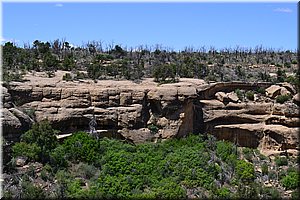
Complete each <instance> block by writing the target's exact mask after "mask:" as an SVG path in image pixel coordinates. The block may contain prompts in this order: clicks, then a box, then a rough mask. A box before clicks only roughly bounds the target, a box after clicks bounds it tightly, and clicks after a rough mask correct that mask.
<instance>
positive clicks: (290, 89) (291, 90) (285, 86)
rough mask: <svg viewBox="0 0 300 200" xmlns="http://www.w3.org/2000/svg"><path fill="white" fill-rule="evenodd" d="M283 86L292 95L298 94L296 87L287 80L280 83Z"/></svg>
mask: <svg viewBox="0 0 300 200" xmlns="http://www.w3.org/2000/svg"><path fill="white" fill-rule="evenodd" d="M280 85H281V86H282V87H284V88H286V89H287V90H288V91H289V92H290V93H291V94H292V95H294V94H296V92H297V91H296V89H295V88H294V86H293V85H292V84H290V83H287V82H283V83H282V84H280Z"/></svg>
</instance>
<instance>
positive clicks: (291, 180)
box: [281, 172, 300, 190]
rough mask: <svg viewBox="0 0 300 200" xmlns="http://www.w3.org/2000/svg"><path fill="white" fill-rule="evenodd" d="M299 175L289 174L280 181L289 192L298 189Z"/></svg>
mask: <svg viewBox="0 0 300 200" xmlns="http://www.w3.org/2000/svg"><path fill="white" fill-rule="evenodd" d="M299 178H300V177H299V174H298V173H297V172H290V173H288V174H287V175H286V176H285V177H284V178H282V179H281V183H282V185H283V186H284V187H285V188H286V189H288V190H290V189H296V188H299V186H300V185H299V183H300V182H299Z"/></svg>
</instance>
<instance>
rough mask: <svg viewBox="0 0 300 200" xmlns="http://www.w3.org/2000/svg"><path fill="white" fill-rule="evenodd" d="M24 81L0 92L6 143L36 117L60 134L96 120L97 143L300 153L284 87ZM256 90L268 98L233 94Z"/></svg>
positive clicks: (295, 116)
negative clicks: (199, 138)
mask: <svg viewBox="0 0 300 200" xmlns="http://www.w3.org/2000/svg"><path fill="white" fill-rule="evenodd" d="M28 79H29V81H28V82H24V83H17V82H12V83H11V84H10V85H9V87H7V88H4V89H3V90H2V91H3V94H4V95H3V97H4V98H3V120H2V121H3V133H4V134H3V135H4V137H8V136H10V137H11V136H13V135H14V134H17V133H21V132H24V131H25V130H28V129H29V127H30V125H31V124H32V123H33V120H32V119H33V118H34V120H35V121H37V122H39V121H42V120H46V119H47V120H48V121H49V122H50V123H51V124H52V125H53V127H54V128H56V129H60V130H61V131H62V133H70V132H73V131H76V130H88V129H89V122H90V121H91V119H92V118H95V119H96V122H97V126H96V129H97V130H98V133H99V134H100V135H99V136H100V137H101V136H112V137H117V138H121V139H126V140H129V141H132V142H134V143H139V142H145V141H156V140H157V139H167V138H172V137H183V136H185V135H187V134H189V133H205V132H208V133H212V134H214V135H215V136H216V137H217V138H218V139H226V140H230V141H233V142H235V143H237V144H238V145H240V146H248V147H259V148H262V149H274V150H285V149H297V148H298V146H299V143H298V135H297V133H298V132H297V131H298V129H299V112H298V108H299V107H298V105H299V104H297V102H299V101H298V100H297V96H296V95H295V93H296V91H295V89H294V88H293V87H292V86H291V85H289V84H281V85H277V86H271V84H269V83H242V82H232V83H213V84H207V83H205V82H204V81H203V80H195V79H181V81H180V82H179V83H174V84H163V85H158V84H157V83H154V82H153V81H152V80H150V79H145V80H144V81H142V82H141V83H139V84H136V83H133V82H130V81H98V82H97V83H95V82H93V81H86V80H85V81H78V82H65V81H61V79H58V80H55V79H47V78H42V77H29V78H28ZM270 86H271V87H270ZM259 87H261V88H266V94H255V97H254V101H253V100H251V101H250V100H247V99H244V100H241V99H239V97H238V96H237V94H236V93H235V92H234V91H235V90H236V89H239V90H245V91H247V90H256V89H257V88H259ZM274 88H275V89H274ZM275 90H276V91H275ZM278 91H279V92H278ZM283 93H284V94H289V95H291V96H292V95H294V98H293V100H292V99H291V100H289V101H288V102H287V103H285V104H279V103H276V102H275V100H274V98H276V96H277V95H280V94H283ZM25 113H26V114H25Z"/></svg>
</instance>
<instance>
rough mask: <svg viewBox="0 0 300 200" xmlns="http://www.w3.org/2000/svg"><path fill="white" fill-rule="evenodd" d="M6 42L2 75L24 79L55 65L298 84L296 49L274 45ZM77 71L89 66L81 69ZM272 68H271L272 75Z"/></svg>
mask: <svg viewBox="0 0 300 200" xmlns="http://www.w3.org/2000/svg"><path fill="white" fill-rule="evenodd" d="M2 46H3V79H4V80H5V81H21V80H22V76H23V75H24V74H25V73H26V72H28V71H38V72H39V71H44V72H46V73H47V76H48V77H52V76H53V75H54V72H55V71H56V70H66V71H70V76H69V75H68V77H65V79H64V80H67V81H71V80H72V79H73V78H74V79H78V78H81V79H82V78H91V79H94V80H95V81H96V80H99V79H114V80H120V79H127V80H133V81H138V80H140V79H142V78H146V77H152V78H154V80H155V81H157V82H161V83H168V82H176V81H178V80H179V78H182V77H186V78H199V79H205V80H207V81H235V80H236V81H268V82H270V81H272V82H283V81H287V82H290V83H292V84H294V85H297V86H299V69H298V67H297V64H298V60H297V55H296V52H292V51H283V50H280V49H278V50H276V49H272V48H263V47H262V46H257V47H255V48H241V47H238V46H237V47H235V48H224V49H219V50H217V49H215V48H213V47H210V48H205V47H201V48H199V49H195V48H191V47H190V48H186V49H184V50H182V51H174V50H172V49H170V48H163V47H161V46H159V45H157V46H155V47H149V46H143V45H141V46H139V47H138V48H135V49H134V48H126V47H122V46H121V45H114V44H111V45H108V47H106V48H104V45H103V43H102V42H96V41H92V42H88V43H86V44H84V45H82V46H81V47H74V46H72V45H70V43H69V42H67V41H65V40H58V39H57V40H55V41H52V42H42V41H39V40H36V41H34V42H33V44H32V45H29V44H26V45H24V47H19V46H16V45H15V44H13V43H11V42H7V43H5V44H4V45H2ZM79 71H86V74H80V72H79ZM270 73H273V75H272V76H271V74H270Z"/></svg>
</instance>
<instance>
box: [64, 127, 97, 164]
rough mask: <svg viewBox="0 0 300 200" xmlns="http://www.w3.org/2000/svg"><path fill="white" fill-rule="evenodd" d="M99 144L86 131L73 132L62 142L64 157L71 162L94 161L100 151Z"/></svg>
mask: <svg viewBox="0 0 300 200" xmlns="http://www.w3.org/2000/svg"><path fill="white" fill-rule="evenodd" d="M100 146H101V145H100V143H98V141H97V140H96V139H94V138H93V137H91V136H89V134H88V133H86V132H77V133H74V134H73V135H72V136H71V137H69V138H67V139H66V140H65V141H64V143H63V148H64V150H65V156H66V158H67V159H68V160H70V161H73V162H80V161H81V162H87V163H96V161H97V160H98V158H99V153H100V152H101V151H100V149H101V147H100ZM60 151H61V150H60Z"/></svg>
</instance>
